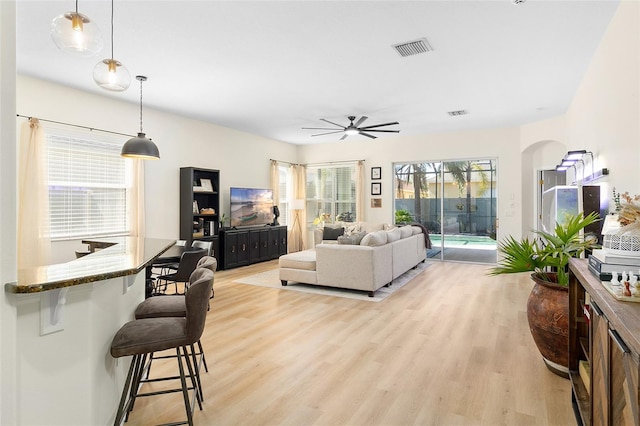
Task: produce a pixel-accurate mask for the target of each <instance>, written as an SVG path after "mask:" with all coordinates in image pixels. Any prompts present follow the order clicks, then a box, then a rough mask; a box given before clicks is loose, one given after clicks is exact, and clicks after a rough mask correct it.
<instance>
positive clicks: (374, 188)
mask: <svg viewBox="0 0 640 426" xmlns="http://www.w3.org/2000/svg"><path fill="white" fill-rule="evenodd" d="M380 194H382V184H381V183H380V182H373V183H372V184H371V195H380Z"/></svg>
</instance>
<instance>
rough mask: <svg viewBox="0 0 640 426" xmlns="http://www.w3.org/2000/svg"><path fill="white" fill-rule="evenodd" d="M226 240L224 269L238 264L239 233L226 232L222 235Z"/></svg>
mask: <svg viewBox="0 0 640 426" xmlns="http://www.w3.org/2000/svg"><path fill="white" fill-rule="evenodd" d="M222 238H223V239H222V241H223V242H224V269H229V268H233V267H235V266H237V265H238V234H237V233H235V232H225V233H224V236H223V237H222Z"/></svg>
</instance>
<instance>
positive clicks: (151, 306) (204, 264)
mask: <svg viewBox="0 0 640 426" xmlns="http://www.w3.org/2000/svg"><path fill="white" fill-rule="evenodd" d="M217 267H218V262H217V261H216V258H215V257H211V256H204V257H203V258H201V259H200V260H199V261H198V264H197V265H196V270H197V269H198V268H206V269H209V270H210V271H211V272H215V270H216V269H217ZM213 294H214V290H213V287H212V288H211V298H213ZM186 314H187V311H186V306H185V296H184V295H167V296H154V297H150V298H148V299H146V300H144V301H143V302H141V303H140V304H139V305H138V306H137V307H136V311H135V319H145V318H167V317H184V316H185V315H186ZM197 345H198V351H197V352H192V354H191V355H192V357H193V363H194V365H195V366H196V378H197V380H198V383H199V382H200V363H202V365H203V366H204V371H206V372H207V373H208V372H209V367H208V366H207V360H206V358H205V356H204V349H203V348H202V342H201V341H200V339H198V342H197ZM173 357H175V355H166V356H160V357H158V356H155V355H154V354H153V353H152V354H150V355H149V365H148V366H147V374H149V371H150V370H151V363H152V362H153V360H154V359H163V358H173ZM197 357H200V360H199V361H198V359H197ZM200 398H201V399H203V394H202V389H200Z"/></svg>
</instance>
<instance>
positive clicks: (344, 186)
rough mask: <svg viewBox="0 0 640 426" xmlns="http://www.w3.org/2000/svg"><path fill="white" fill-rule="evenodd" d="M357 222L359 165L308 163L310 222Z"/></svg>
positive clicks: (308, 214)
mask: <svg viewBox="0 0 640 426" xmlns="http://www.w3.org/2000/svg"><path fill="white" fill-rule="evenodd" d="M316 219H318V220H321V221H324V222H335V221H347V222H351V221H356V220H357V218H356V164H355V163H354V164H350V165H344V164H341V165H340V166H322V167H314V166H307V221H308V225H309V226H311V225H313V223H314V221H315V220H316Z"/></svg>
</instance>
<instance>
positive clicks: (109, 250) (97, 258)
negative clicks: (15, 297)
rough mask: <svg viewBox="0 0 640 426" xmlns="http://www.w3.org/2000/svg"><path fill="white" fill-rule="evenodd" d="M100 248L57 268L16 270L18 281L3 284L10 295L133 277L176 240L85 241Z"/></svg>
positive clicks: (49, 266) (128, 238) (107, 239)
mask: <svg viewBox="0 0 640 426" xmlns="http://www.w3.org/2000/svg"><path fill="white" fill-rule="evenodd" d="M91 241H93V242H96V243H99V244H101V245H102V246H106V245H109V244H111V243H112V244H113V245H110V246H109V247H106V248H104V249H102V250H97V251H96V252H94V253H91V254H89V255H87V256H84V257H81V258H79V259H74V260H72V261H70V262H66V263H60V264H56V265H48V266H40V267H35V268H28V269H20V270H18V282H17V283H16V282H13V283H8V284H5V290H6V291H7V292H9V293H38V292H42V291H47V290H53V289H57V288H63V287H70V286H75V285H80V284H85V283H91V282H94V281H102V280H107V279H111V278H117V277H123V276H126V275H134V274H137V273H138V272H140V271H142V270H143V269H144V268H145V267H146V266H147V265H150V264H151V263H152V262H153V261H154V260H155V259H156V258H158V257H159V256H160V255H161V254H162V253H164V252H165V251H167V250H168V249H169V248H171V247H172V246H173V245H174V244H175V242H176V241H175V240H164V239H155V238H137V237H111V238H96V239H86V240H85V242H91Z"/></svg>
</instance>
